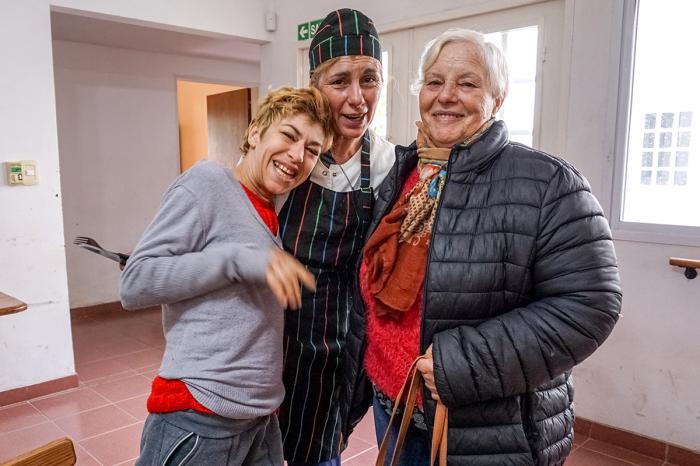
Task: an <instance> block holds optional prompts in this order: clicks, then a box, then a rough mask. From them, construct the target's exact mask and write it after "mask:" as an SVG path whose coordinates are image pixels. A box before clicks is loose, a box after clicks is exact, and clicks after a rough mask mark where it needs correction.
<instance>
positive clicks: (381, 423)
mask: <svg viewBox="0 0 700 466" xmlns="http://www.w3.org/2000/svg"><path fill="white" fill-rule="evenodd" d="M372 412H373V414H374V429H375V431H376V433H377V447H379V446H380V445H381V443H382V438H384V432H386V428H387V426H388V424H389V415H388V414H387V413H386V412H385V411H384V409H383V408H382V406H381V405H380V404H379V401H377V399H376V398H375V399H374V407H373V409H372ZM400 421H401V419H394V425H393V426H392V429H391V430H392V432H391V439H390V440H389V448H388V450H387V456H386V462H387V464H388V462H389V461H390V460H391V455H392V454H393V453H394V446H395V445H396V436H397V435H398V433H399V425H400V424H401V422H400ZM428 464H430V439H429V437H428V433H427V432H425V431H422V430H420V429H418V428H417V427H416V426H414V425H413V424H410V425H409V426H408V432H406V440H405V441H404V444H403V451H402V452H401V457H400V458H399V466H427V465H428Z"/></svg>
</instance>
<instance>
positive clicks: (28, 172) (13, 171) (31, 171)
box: [5, 160, 39, 186]
mask: <svg viewBox="0 0 700 466" xmlns="http://www.w3.org/2000/svg"><path fill="white" fill-rule="evenodd" d="M5 167H6V171H7V182H8V183H9V184H10V185H19V184H22V185H25V186H30V185H33V184H36V183H37V182H38V181H39V180H38V176H37V164H36V161H34V160H21V161H19V162H5Z"/></svg>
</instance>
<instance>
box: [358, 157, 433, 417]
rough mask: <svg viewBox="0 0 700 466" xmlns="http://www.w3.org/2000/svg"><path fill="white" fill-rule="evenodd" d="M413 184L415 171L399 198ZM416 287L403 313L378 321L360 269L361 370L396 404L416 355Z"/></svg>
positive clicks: (419, 311)
mask: <svg viewBox="0 0 700 466" xmlns="http://www.w3.org/2000/svg"><path fill="white" fill-rule="evenodd" d="M417 182H418V171H414V172H413V173H412V174H411V175H410V176H409V177H408V179H407V180H406V182H405V183H404V185H403V189H402V190H401V195H402V196H403V195H405V194H406V193H407V192H408V191H410V190H411V189H412V188H413V187H414V186H415V185H416V183H417ZM416 286H418V287H420V288H421V289H420V292H419V293H418V297H417V298H416V301H415V302H414V303H413V305H412V306H411V307H410V309H409V310H408V311H407V312H405V313H401V315H399V316H391V317H389V316H383V317H378V316H377V314H376V312H374V306H375V303H376V301H375V299H374V296H372V295H371V294H370V293H369V291H368V290H367V288H368V286H367V264H366V263H365V262H364V261H363V262H362V265H361V266H360V292H361V294H362V298H363V301H364V302H365V309H366V310H367V350H366V352H365V370H366V371H367V375H368V376H369V379H370V380H371V381H372V383H373V384H374V385H376V386H377V388H378V389H379V390H380V391H381V392H382V393H384V394H385V395H388V396H389V397H390V398H391V399H392V400H396V397H397V396H398V394H399V390H401V385H402V384H403V381H404V379H405V378H406V374H407V373H408V369H409V368H410V367H411V363H412V362H413V361H414V360H415V359H416V358H417V357H418V355H419V351H420V322H421V314H422V304H423V283H416ZM419 395H420V394H419ZM420 404H422V401H421V400H420V397H419V405H420Z"/></svg>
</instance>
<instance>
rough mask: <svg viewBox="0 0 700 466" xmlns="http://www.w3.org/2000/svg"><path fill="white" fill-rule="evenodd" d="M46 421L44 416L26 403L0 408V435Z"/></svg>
mask: <svg viewBox="0 0 700 466" xmlns="http://www.w3.org/2000/svg"><path fill="white" fill-rule="evenodd" d="M46 421H47V418H46V416H44V415H43V414H42V413H41V412H40V411H39V410H38V409H36V408H35V407H34V406H32V405H31V404H29V403H26V402H23V403H18V404H15V405H10V406H7V407H3V408H0V434H2V433H5V432H10V431H13V430H17V429H23V428H25V427H30V426H34V425H37V424H41V423H42V422H46Z"/></svg>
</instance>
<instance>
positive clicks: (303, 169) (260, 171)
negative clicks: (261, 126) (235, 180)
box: [236, 114, 325, 201]
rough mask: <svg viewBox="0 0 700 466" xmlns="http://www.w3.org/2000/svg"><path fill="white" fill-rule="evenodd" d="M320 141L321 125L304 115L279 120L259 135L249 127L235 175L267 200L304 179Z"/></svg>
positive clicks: (320, 147)
mask: <svg viewBox="0 0 700 466" xmlns="http://www.w3.org/2000/svg"><path fill="white" fill-rule="evenodd" d="M324 142H325V133H324V132H323V128H322V126H321V125H320V124H319V123H315V122H312V121H311V120H310V119H309V117H308V116H306V115H304V114H296V115H293V116H290V117H287V118H283V119H282V120H280V121H278V122H276V123H273V124H272V125H270V126H269V127H268V128H267V129H266V130H265V132H264V133H263V134H261V133H260V131H259V130H258V128H257V127H256V126H252V127H251V129H250V131H249V134H248V144H249V145H250V149H249V150H248V153H247V154H246V155H245V157H244V158H243V160H242V161H241V163H240V164H239V165H238V167H236V174H237V175H238V177H239V179H240V180H241V182H242V183H243V184H245V185H246V187H248V189H251V190H252V191H253V192H255V194H257V195H258V196H260V197H262V198H264V199H267V200H268V201H271V200H272V199H273V197H274V196H276V195H279V194H284V193H287V192H289V191H291V190H292V189H294V188H296V187H297V186H299V185H300V184H301V183H303V182H304V181H305V180H306V178H308V176H309V175H310V174H311V170H312V169H313V168H314V166H315V165H316V162H317V161H318V156H319V154H320V153H321V149H322V146H323V144H324Z"/></svg>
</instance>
